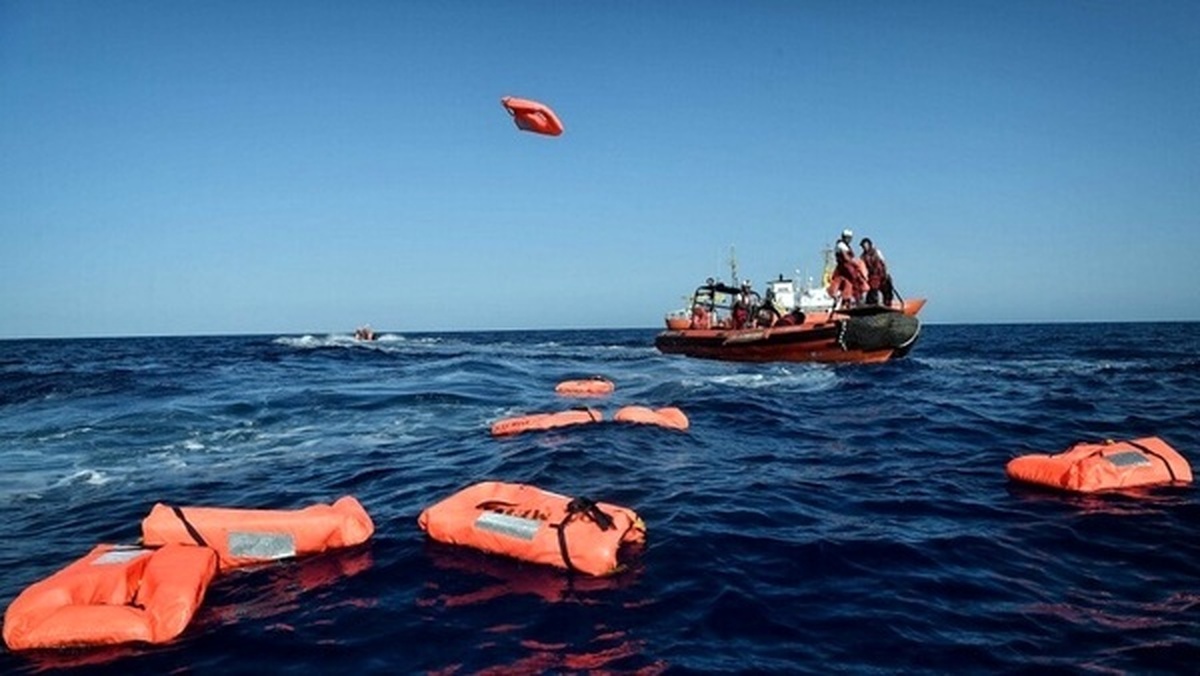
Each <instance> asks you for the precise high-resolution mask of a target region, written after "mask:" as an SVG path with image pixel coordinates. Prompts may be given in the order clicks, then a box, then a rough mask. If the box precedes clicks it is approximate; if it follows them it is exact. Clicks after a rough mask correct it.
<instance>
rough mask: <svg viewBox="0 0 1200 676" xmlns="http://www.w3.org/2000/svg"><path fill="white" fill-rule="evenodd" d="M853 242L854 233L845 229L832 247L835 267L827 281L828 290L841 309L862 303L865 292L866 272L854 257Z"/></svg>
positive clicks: (861, 263)
mask: <svg viewBox="0 0 1200 676" xmlns="http://www.w3.org/2000/svg"><path fill="white" fill-rule="evenodd" d="M853 241H854V231H852V230H850V229H849V228H846V229H845V230H843V231H842V236H841V238H840V239H838V241H837V244H835V245H834V256H835V258H836V260H837V267H836V268H835V269H834V271H833V277H832V278H831V279H830V280H829V289H828V290H829V295H831V296H833V297H834V298H835V299H837V301H838V302H840V304H841V306H842V307H845V306H848V305H854V304H857V303H860V302H862V296H863V294H865V293H866V292H867V271H866V268H865V266H864V265H863V262H862V261H861V260H859V259H857V258H855V257H854V249H853V248H852V247H851V246H850V244H851V242H853Z"/></svg>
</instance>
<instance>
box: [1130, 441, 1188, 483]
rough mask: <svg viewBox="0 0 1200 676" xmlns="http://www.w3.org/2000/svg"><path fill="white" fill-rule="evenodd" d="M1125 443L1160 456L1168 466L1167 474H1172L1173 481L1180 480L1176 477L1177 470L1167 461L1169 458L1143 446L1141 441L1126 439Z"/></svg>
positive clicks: (1157, 456)
mask: <svg viewBox="0 0 1200 676" xmlns="http://www.w3.org/2000/svg"><path fill="white" fill-rule="evenodd" d="M1125 443H1127V444H1129V445H1130V446H1133V447H1134V448H1137V449H1140V450H1141V451H1143V452H1144V453H1148V454H1150V455H1152V456H1154V457H1156V458H1158V459H1159V460H1160V461H1162V464H1163V465H1166V467H1167V474H1170V475H1171V481H1178V480H1179V479H1176V478H1175V470H1174V469H1172V468H1171V463H1169V462H1167V459H1166V458H1164V457H1162V456H1161V455H1159V454H1158V453H1156V452H1155V451H1152V450H1150V449H1149V448H1146V447H1145V446H1143V445H1141V444H1139V443H1137V442H1134V441H1126V442H1125Z"/></svg>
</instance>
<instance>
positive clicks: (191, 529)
mask: <svg viewBox="0 0 1200 676" xmlns="http://www.w3.org/2000/svg"><path fill="white" fill-rule="evenodd" d="M171 511H172V512H174V513H175V516H176V518H178V519H179V521H180V522H181V523H182V524H183V528H184V530H186V531H187V534H188V535H190V536H191V537H192V539H193V540H195V542H196V544H198V545H200V546H201V547H208V548H210V549H211V548H212V546H211V545H209V544H208V542H207V541H205V539H204V536H203V535H201V534H200V531H198V530H196V527H195V526H193V525H192V522H191V521H188V520H187V517H186V516H184V515H183V510H182V509H181V508H179V507H176V506H172V507H171Z"/></svg>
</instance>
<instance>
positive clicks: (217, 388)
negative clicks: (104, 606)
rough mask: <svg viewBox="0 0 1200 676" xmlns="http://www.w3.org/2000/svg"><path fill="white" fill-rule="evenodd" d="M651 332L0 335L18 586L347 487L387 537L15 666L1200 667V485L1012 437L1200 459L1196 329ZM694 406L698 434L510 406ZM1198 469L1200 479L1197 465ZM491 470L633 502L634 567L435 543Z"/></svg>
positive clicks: (9, 589) (7, 536) (4, 528)
mask: <svg viewBox="0 0 1200 676" xmlns="http://www.w3.org/2000/svg"><path fill="white" fill-rule="evenodd" d="M653 335H654V332H653V331H651V330H626V331H566V332H550V331H545V332H513V333H455V334H439V335H415V334H409V335H404V336H399V335H388V336H385V337H384V339H383V340H382V341H381V342H379V343H376V344H356V343H354V342H352V341H350V340H349V339H347V338H340V337H323V336H317V337H279V336H256V337H228V338H225V337H204V338H153V339H150V338H147V339H112V340H54V341H3V342H0V467H2V472H0V514H2V515H3V516H2V518H0V543H3V546H2V547H0V603H2V604H3V605H4V607H7V606H8V604H9V603H10V602H11V601H12V599H13V598H15V596H16V595H17V594H18V593H19V592H20V591H21V590H22V589H24V588H25V587H26V586H28V585H29V584H31V583H33V582H35V581H37V580H39V579H41V578H43V577H45V576H47V575H49V574H51V573H52V572H54V571H56V570H58V569H59V568H61V567H63V566H65V565H66V564H68V563H70V562H71V561H74V560H75V559H77V558H78V557H80V556H82V555H83V554H84V553H86V552H87V551H88V550H89V549H90V548H91V547H92V546H93V545H94V544H96V543H99V542H134V541H136V539H137V537H138V534H139V522H140V520H141V519H142V518H143V517H144V516H145V515H146V514H147V513H148V512H149V510H150V507H151V506H152V505H153V503H154V502H156V501H167V502H171V503H175V504H183V505H189V504H191V505H215V506H227V507H261V508H280V509H284V508H289V509H290V508H296V507H302V506H305V505H308V504H312V503H315V502H331V501H333V500H334V499H336V498H338V497H340V496H342V495H346V494H352V495H355V496H357V497H358V498H359V499H360V500H361V501H362V503H363V504H364V505H365V506H366V508H367V510H368V511H369V512H370V513H371V515H372V517H373V518H374V520H375V522H376V526H377V533H376V536H375V538H374V539H373V540H372V541H371V542H370V543H369V545H367V546H365V547H363V548H359V549H356V550H351V551H345V552H340V553H337V554H333V555H324V556H317V557H313V558H309V559H305V560H299V561H294V562H289V563H284V564H280V565H276V566H268V567H265V568H260V569H255V570H246V571H238V572H234V573H231V574H228V575H225V576H224V577H221V578H218V579H217V580H216V581H215V582H214V584H213V585H212V586H211V587H210V588H209V591H208V595H207V598H206V601H205V604H204V606H203V607H202V608H201V610H200V611H199V613H198V614H197V616H196V618H195V620H194V621H193V623H192V625H191V626H190V627H189V629H188V630H187V631H186V632H185V633H184V635H183V636H182V637H181V638H180V639H178V640H176V641H174V642H173V643H170V644H168V645H164V646H133V647H125V648H117V649H108V650H99V651H84V652H71V653H66V654H64V655H59V654H46V653H38V654H14V653H11V652H7V651H5V652H2V653H0V673H6V674H7V673H34V672H39V671H42V670H46V669H54V668H58V667H64V666H69V667H73V668H75V669H82V670H85V671H86V670H92V669H95V670H99V671H104V672H109V673H123V674H138V673H144V674H162V673H167V672H183V673H188V672H195V673H226V672H229V673H253V672H262V673H273V674H274V673H298V674H299V673H305V674H307V673H310V672H314V671H317V672H329V673H333V672H336V673H407V672H421V671H432V672H438V673H476V672H488V671H495V672H528V671H555V672H578V671H590V670H601V671H618V672H625V671H645V672H658V671H681V672H690V671H744V670H759V671H788V672H796V671H799V672H812V673H826V672H829V671H843V672H858V671H869V672H878V671H882V672H893V671H894V672H913V671H921V672H931V671H932V672H949V671H955V672H958V671H975V672H987V673H994V672H1014V671H1015V672H1024V671H1028V672H1042V671H1045V670H1046V669H1048V668H1049V669H1051V670H1055V669H1067V670H1086V671H1096V672H1110V671H1126V672H1136V673H1147V672H1190V671H1192V670H1194V669H1195V666H1196V664H1197V663H1200V563H1197V562H1198V561H1200V494H1198V493H1197V489H1196V488H1192V487H1165V488H1155V489H1149V490H1142V491H1137V492H1129V493H1125V494H1119V495H1104V496H1091V497H1081V496H1067V495H1056V494H1049V493H1044V492H1039V491H1035V490H1030V489H1025V488H1021V487H1017V486H1012V485H1010V484H1009V483H1008V482H1007V481H1006V479H1005V477H1004V464H1005V463H1006V461H1007V460H1008V459H1009V458H1011V457H1013V456H1014V455H1018V454H1023V453H1029V452H1058V451H1061V450H1063V449H1064V448H1066V447H1067V446H1068V445H1070V444H1071V443H1073V442H1075V441H1079V440H1096V439H1103V438H1106V437H1109V438H1127V437H1136V436H1145V435H1159V436H1162V437H1163V438H1165V439H1166V440H1167V441H1168V442H1169V443H1171V444H1172V445H1174V446H1175V447H1176V448H1177V449H1179V450H1180V451H1181V452H1182V453H1183V454H1184V455H1185V456H1187V457H1189V459H1191V460H1192V461H1193V462H1196V461H1197V459H1200V416H1198V415H1197V414H1198V412H1200V324H1131V325H1037V326H929V327H926V328H925V330H924V332H923V335H922V338H921V341H920V342H919V344H918V345H917V347H916V349H915V350H914V351H913V353H912V354H911V355H910V356H909V357H908V358H907V359H903V360H899V361H896V362H892V363H888V364H882V365H875V366H848V367H828V366H815V365H798V364H768V365H740V364H728V363H720V362H705V361H696V360H690V359H687V358H682V357H664V356H661V355H659V354H658V353H656V352H655V351H654V349H653V347H652V346H651V343H652V339H653ZM592 374H603V375H605V376H608V377H609V378H611V379H612V380H613V381H614V382H616V383H617V391H616V393H615V394H614V395H612V396H611V397H609V398H608V399H606V400H602V402H601V403H600V404H599V406H600V408H602V409H603V410H604V411H605V412H606V414H608V415H610V416H611V414H612V412H614V411H615V410H616V409H617V408H618V407H619V406H621V405H624V404H642V405H649V406H667V405H673V406H679V407H680V408H682V409H683V410H684V411H685V412H686V413H687V414H688V415H689V417H690V418H691V423H692V427H691V429H690V430H689V431H688V432H686V433H680V432H672V431H668V430H663V429H658V428H650V427H640V426H623V425H615V424H608V425H593V426H586V427H580V428H574V429H566V430H559V431H554V432H547V433H531V434H525V435H520V436H517V437H514V438H508V439H502V440H497V439H493V438H491V437H490V436H489V434H488V428H489V425H490V424H491V423H492V422H493V421H495V420H497V419H498V418H501V417H505V416H508V415H513V414H517V413H525V412H541V411H552V410H559V409H563V408H566V407H569V406H570V405H572V404H573V403H575V402H573V401H569V400H564V399H561V398H558V397H556V395H555V394H554V393H553V388H554V385H555V383H557V382H558V381H560V380H563V379H566V378H572V377H581V376H589V375H592ZM1197 469H1200V467H1198V468H1197ZM484 479H499V480H505V481H515V482H525V483H532V484H536V485H538V486H541V487H543V488H547V489H550V490H554V491H557V492H560V493H566V494H571V495H586V496H589V497H592V498H595V499H600V500H605V501H608V502H614V503H617V504H622V505H626V506H628V507H631V508H633V509H634V510H636V511H637V512H638V513H639V514H640V515H641V516H642V517H643V519H644V520H645V521H646V523H647V525H648V531H649V532H648V544H647V546H646V548H645V549H644V550H643V551H642V552H641V554H640V556H639V557H637V558H636V559H635V561H634V565H633V566H632V568H631V569H630V570H628V571H627V572H625V573H624V574H622V575H619V576H617V577H614V578H607V579H591V578H583V579H579V578H576V579H571V578H568V577H567V576H566V575H564V574H563V573H560V572H558V571H556V570H552V569H541V568H537V567H534V566H530V565H526V564H520V563H516V562H511V561H508V560H502V559H495V558H489V557H487V556H485V555H482V554H477V553H475V552H470V551H460V550H455V549H452V548H449V547H446V546H442V545H437V544H433V543H429V542H427V541H426V539H425V537H424V535H423V534H422V532H421V531H420V530H419V529H418V528H417V525H416V517H417V514H418V513H419V512H420V511H421V510H422V509H423V508H424V507H426V506H428V505H429V504H431V503H432V502H434V501H436V500H438V499H440V498H442V497H444V496H445V495H447V494H449V493H451V492H453V491H455V490H457V489H458V488H460V487H463V486H466V485H468V484H471V483H474V482H476V481H480V480H484Z"/></svg>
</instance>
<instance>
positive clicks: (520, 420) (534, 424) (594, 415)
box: [492, 408, 604, 437]
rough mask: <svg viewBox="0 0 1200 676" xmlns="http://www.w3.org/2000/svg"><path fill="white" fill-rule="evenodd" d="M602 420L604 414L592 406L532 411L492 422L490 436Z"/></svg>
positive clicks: (501, 435)
mask: <svg viewBox="0 0 1200 676" xmlns="http://www.w3.org/2000/svg"><path fill="white" fill-rule="evenodd" d="M601 420H604V414H603V413H601V412H600V411H597V410H596V409H594V408H577V409H571V410H570V411H559V412H558V413H532V414H530V415H522V416H517V417H515V418H505V419H503V420H497V421H496V422H495V423H492V436H494V437H503V436H508V435H510V434H520V433H521V432H531V431H535V430H549V429H554V428H555V427H569V426H571V425H586V424H588V423H596V422H600V421H601Z"/></svg>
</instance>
